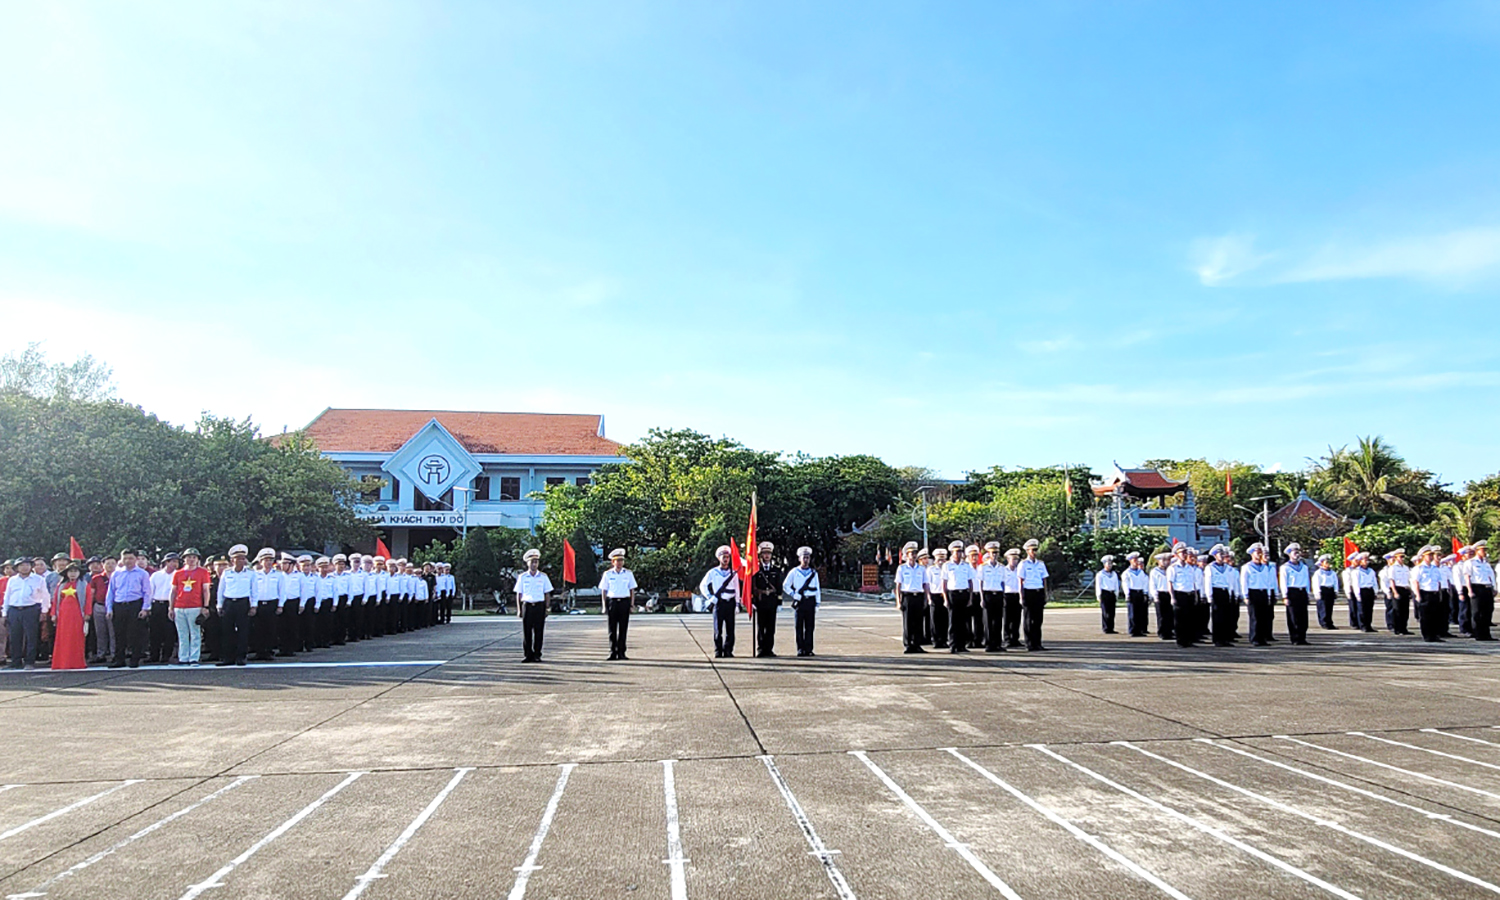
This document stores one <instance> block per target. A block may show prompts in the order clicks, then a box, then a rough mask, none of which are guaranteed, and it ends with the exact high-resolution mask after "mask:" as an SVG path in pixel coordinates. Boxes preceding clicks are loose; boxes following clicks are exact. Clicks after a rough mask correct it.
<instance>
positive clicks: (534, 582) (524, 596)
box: [516, 548, 552, 662]
mask: <svg viewBox="0 0 1500 900" xmlns="http://www.w3.org/2000/svg"><path fill="white" fill-rule="evenodd" d="M521 559H522V560H523V561H524V562H525V563H526V571H524V572H522V573H521V574H519V575H517V576H516V615H517V616H519V617H520V618H521V649H522V652H523V654H524V656H523V657H522V659H521V662H541V661H542V632H543V631H544V630H545V629H546V626H547V602H548V601H549V600H550V599H551V598H552V579H550V578H548V577H547V573H546V572H543V571H542V570H541V564H542V552H541V551H540V550H537V549H536V548H532V549H530V550H527V551H526V552H525V553H523V554H522V555H521Z"/></svg>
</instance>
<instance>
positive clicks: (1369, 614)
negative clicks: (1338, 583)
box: [1347, 550, 1377, 634]
mask: <svg viewBox="0 0 1500 900" xmlns="http://www.w3.org/2000/svg"><path fill="white" fill-rule="evenodd" d="M1347 577H1348V580H1349V590H1350V595H1349V596H1350V602H1351V603H1355V608H1356V609H1358V610H1359V630H1360V631H1363V632H1366V633H1368V634H1373V633H1374V632H1375V626H1374V625H1373V624H1372V621H1371V620H1372V619H1374V617H1375V588H1376V586H1377V581H1376V579H1375V571H1374V570H1373V569H1371V568H1370V554H1368V553H1366V552H1364V551H1363V550H1361V551H1360V552H1358V553H1356V554H1354V565H1353V567H1352V568H1351V569H1350V570H1349V572H1348V576H1347ZM1356 601H1357V602H1356Z"/></svg>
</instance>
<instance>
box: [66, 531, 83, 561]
mask: <svg viewBox="0 0 1500 900" xmlns="http://www.w3.org/2000/svg"><path fill="white" fill-rule="evenodd" d="M68 556H69V557H71V558H73V559H83V558H84V555H83V548H82V547H80V546H78V539H77V538H75V537H73V536H72V535H71V534H70V535H68Z"/></svg>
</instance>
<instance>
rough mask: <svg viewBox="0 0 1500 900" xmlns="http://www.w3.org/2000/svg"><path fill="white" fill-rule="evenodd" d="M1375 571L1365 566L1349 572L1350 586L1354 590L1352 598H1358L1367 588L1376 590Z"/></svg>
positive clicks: (1356, 567)
mask: <svg viewBox="0 0 1500 900" xmlns="http://www.w3.org/2000/svg"><path fill="white" fill-rule="evenodd" d="M1375 584H1376V581H1375V570H1373V569H1368V568H1365V567H1364V566H1355V567H1354V568H1352V569H1350V570H1349V586H1350V587H1352V588H1353V589H1354V593H1353V594H1351V595H1350V596H1353V597H1358V596H1359V592H1360V591H1362V590H1364V589H1365V588H1369V589H1371V590H1374V589H1375Z"/></svg>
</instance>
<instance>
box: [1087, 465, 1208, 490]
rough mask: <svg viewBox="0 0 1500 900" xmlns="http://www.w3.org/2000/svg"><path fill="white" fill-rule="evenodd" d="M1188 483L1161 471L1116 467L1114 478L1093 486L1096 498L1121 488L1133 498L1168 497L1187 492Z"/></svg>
mask: <svg viewBox="0 0 1500 900" xmlns="http://www.w3.org/2000/svg"><path fill="white" fill-rule="evenodd" d="M1187 484H1188V483H1187V481H1174V480H1172V479H1171V478H1168V477H1167V476H1165V475H1163V474H1162V473H1161V470H1160V469H1122V468H1120V467H1119V466H1118V465H1116V466H1115V474H1114V477H1113V478H1111V479H1110V480H1108V481H1106V482H1104V483H1103V484H1096V485H1093V491H1094V496H1095V497H1108V496H1111V495H1113V494H1114V492H1115V489H1116V488H1119V489H1120V490H1121V491H1123V492H1124V493H1125V494H1127V495H1128V496H1131V497H1140V498H1147V497H1168V496H1171V495H1172V494H1180V493H1182V492H1183V491H1185V490H1187Z"/></svg>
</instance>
